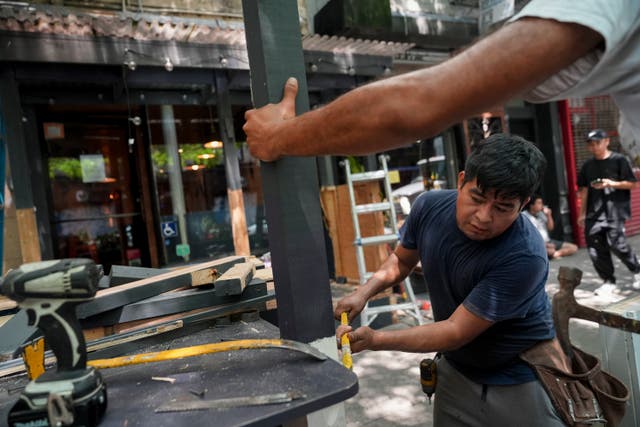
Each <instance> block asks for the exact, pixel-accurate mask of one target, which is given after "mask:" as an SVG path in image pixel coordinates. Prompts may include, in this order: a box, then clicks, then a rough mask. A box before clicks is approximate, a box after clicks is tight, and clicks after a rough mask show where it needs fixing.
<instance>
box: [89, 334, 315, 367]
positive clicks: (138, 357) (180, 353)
mask: <svg viewBox="0 0 640 427" xmlns="http://www.w3.org/2000/svg"><path fill="white" fill-rule="evenodd" d="M261 348H286V349H290V350H297V351H302V352H304V353H306V354H309V355H311V356H314V357H315V358H317V359H320V360H324V359H326V355H323V354H322V353H319V352H318V351H317V350H315V349H313V347H311V346H309V345H307V344H302V343H298V342H295V341H290V340H281V339H255V340H236V341H224V342H220V343H214V344H203V345H196V346H192V347H183V348H176V349H172V350H164V351H155V352H152V353H142V354H134V355H131V356H121V357H114V358H112V359H97V360H91V361H89V362H87V365H89V366H93V367H94V368H98V369H108V368H118V367H122V366H129V365H140V364H143V363H152V362H162V361H166V360H174V359H183V358H185V357H193V356H201V355H204V354H211V353H220V352H225V351H234V350H249V349H261Z"/></svg>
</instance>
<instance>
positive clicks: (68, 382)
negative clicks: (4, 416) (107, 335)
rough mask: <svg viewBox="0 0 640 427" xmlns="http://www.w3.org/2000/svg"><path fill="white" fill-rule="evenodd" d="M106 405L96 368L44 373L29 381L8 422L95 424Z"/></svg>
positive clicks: (22, 426) (13, 425)
mask: <svg viewBox="0 0 640 427" xmlns="http://www.w3.org/2000/svg"><path fill="white" fill-rule="evenodd" d="M106 408H107V389H106V385H105V383H104V381H103V380H102V375H100V372H98V371H97V370H96V369H94V368H87V369H82V370H74V371H58V372H45V373H44V374H42V375H41V376H39V377H38V378H37V379H36V380H34V381H31V382H30V383H29V384H27V387H26V388H25V390H24V392H23V393H22V395H21V396H20V399H19V400H18V401H17V402H16V403H15V404H14V405H13V407H12V408H11V411H10V412H9V419H8V421H9V427H26V426H43V427H46V426H52V427H53V426H74V427H92V426H97V425H98V423H99V422H100V420H101V419H102V417H103V415H104V413H105V411H106Z"/></svg>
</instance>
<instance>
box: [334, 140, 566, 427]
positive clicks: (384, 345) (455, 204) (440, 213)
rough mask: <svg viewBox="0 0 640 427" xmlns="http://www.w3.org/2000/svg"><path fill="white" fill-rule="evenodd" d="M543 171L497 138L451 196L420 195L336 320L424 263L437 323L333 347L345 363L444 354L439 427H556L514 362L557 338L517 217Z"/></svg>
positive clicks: (529, 239) (528, 148) (531, 156)
mask: <svg viewBox="0 0 640 427" xmlns="http://www.w3.org/2000/svg"><path fill="white" fill-rule="evenodd" d="M545 166H546V161H545V159H544V156H543V155H542V153H541V152H540V151H539V150H538V149H537V148H536V147H535V146H534V145H533V144H532V143H530V142H528V141H526V140H524V139H522V138H520V137H516V136H508V135H502V134H496V135H492V136H491V137H489V138H488V139H487V140H485V141H483V142H481V143H479V144H478V145H477V146H476V147H475V148H474V150H473V152H472V153H471V155H470V156H469V158H468V160H467V163H466V167H465V170H464V171H463V172H460V174H459V175H458V189H457V191H454V190H451V191H432V192H427V193H424V194H422V195H421V196H420V197H419V198H418V199H417V200H416V202H415V204H414V206H413V207H412V209H411V213H410V214H409V217H408V219H407V221H406V222H405V225H404V230H403V231H404V232H403V237H402V240H401V243H400V244H399V245H398V247H397V248H396V250H395V251H394V253H393V254H392V255H391V256H390V257H389V258H388V259H387V260H386V261H385V262H384V264H383V265H382V266H381V267H380V269H379V270H378V271H377V272H376V273H375V274H374V275H373V276H372V277H371V279H370V280H369V281H368V282H367V283H366V284H365V285H363V286H360V287H359V288H358V290H357V291H355V292H354V293H352V294H351V295H348V296H347V297H345V298H343V299H341V300H340V301H339V302H338V305H337V307H336V309H335V313H334V314H335V315H336V316H337V318H339V315H340V313H342V312H344V311H346V312H348V313H349V319H350V320H352V319H353V318H354V317H355V316H356V315H358V313H360V312H361V311H362V309H363V307H364V306H365V304H366V302H367V301H368V300H369V299H370V298H371V297H373V296H374V295H376V294H377V293H379V292H381V291H382V290H384V289H386V288H388V287H390V286H393V285H394V284H396V283H398V282H400V281H401V280H403V279H404V278H405V277H406V276H407V275H408V274H409V272H410V271H411V270H412V269H413V267H414V266H415V265H416V264H417V263H418V261H420V262H421V263H422V270H423V273H424V277H425V280H426V283H427V286H428V289H429V295H430V297H431V305H432V307H433V315H434V320H435V322H434V323H431V324H427V325H422V326H416V327H413V328H409V329H404V330H394V331H379V330H373V329H371V328H369V327H367V326H364V327H360V328H358V329H356V330H352V328H351V327H350V326H340V327H339V328H338V330H337V331H336V335H337V336H338V337H340V336H342V334H344V333H348V334H349V335H348V336H349V339H350V340H351V349H352V351H353V352H358V351H362V350H365V349H370V350H400V351H408V352H420V353H426V352H434V351H437V352H441V353H442V355H443V356H444V357H442V358H440V359H439V361H438V385H437V393H436V399H435V406H434V425H436V426H446V427H450V426H485V425H510V426H516V425H517V426H540V425H544V426H562V425H563V423H562V421H561V420H560V419H559V418H558V416H557V415H556V414H555V411H554V409H553V406H552V404H551V401H550V400H549V398H548V396H547V395H546V392H545V391H544V389H543V388H542V385H541V384H540V382H539V381H537V378H536V376H535V374H534V372H533V371H532V370H531V368H530V367H529V366H528V365H526V364H525V363H524V362H523V361H521V360H520V359H519V357H518V355H519V354H520V353H521V352H522V351H524V350H526V349H528V348H530V347H532V346H533V345H535V344H536V343H538V342H540V341H544V340H548V339H550V338H553V337H554V336H555V332H554V328H553V321H552V319H551V311H550V304H549V300H548V298H547V295H546V293H545V288H544V285H545V282H546V279H547V274H548V271H549V261H548V257H547V252H546V248H545V244H544V241H543V240H542V238H541V236H540V233H539V232H538V231H537V230H536V228H535V227H534V226H533V225H532V224H531V222H530V221H528V220H527V219H526V218H524V217H522V216H521V215H520V211H521V210H522V208H523V207H524V206H525V205H526V204H527V202H528V201H529V199H530V197H531V195H532V194H533V192H534V191H535V190H536V189H537V188H538V186H539V184H540V182H541V180H542V174H543V172H544V168H545ZM496 423H497V424H496Z"/></svg>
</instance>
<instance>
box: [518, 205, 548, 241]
mask: <svg viewBox="0 0 640 427" xmlns="http://www.w3.org/2000/svg"><path fill="white" fill-rule="evenodd" d="M522 215H523V216H524V217H525V218H527V219H528V220H529V221H531V223H532V224H533V225H534V226H535V227H536V229H537V230H538V232H540V235H541V236H542V240H544V241H545V243H546V242H548V241H549V229H548V228H547V222H548V220H547V216H546V215H545V214H544V212H542V211H540V212H538V213H537V214H536V215H533V214H532V213H531V212H529V211H527V210H524V211H522Z"/></svg>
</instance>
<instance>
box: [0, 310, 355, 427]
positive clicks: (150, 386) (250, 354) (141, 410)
mask: <svg viewBox="0 0 640 427" xmlns="http://www.w3.org/2000/svg"><path fill="white" fill-rule="evenodd" d="M169 334H172V335H166V334H164V335H163V336H158V337H152V339H146V340H145V341H140V342H138V343H136V344H133V345H134V346H135V348H136V351H131V348H128V349H123V348H120V349H117V350H113V349H112V350H109V352H108V353H106V352H100V354H93V353H92V354H90V355H89V359H96V358H103V357H112V356H117V355H120V354H122V353H123V352H126V353H127V354H133V353H142V352H150V351H158V350H165V349H170V348H177V347H184V346H191V345H198V344H205V343H214V342H220V341H221V340H237V339H256V338H278V337H279V331H278V329H277V328H276V327H275V326H273V325H271V324H270V323H268V322H266V321H264V320H262V319H260V320H257V321H254V322H244V321H236V322H232V323H230V324H229V325H228V326H223V327H220V326H218V327H216V326H215V323H214V322H210V323H204V322H203V323H201V324H198V325H193V327H191V328H190V329H189V330H180V331H174V332H171V333H169ZM129 346H130V347H131V344H129ZM101 373H102V376H103V378H104V380H105V382H106V384H107V396H108V407H107V413H106V415H105V417H104V419H103V421H102V423H101V424H100V426H123V425H126V426H129V427H133V426H154V427H162V426H171V427H173V426H181V425H188V426H189V427H196V426H213V425H215V426H278V425H280V424H283V423H286V422H288V421H293V420H295V419H297V418H300V417H303V416H305V415H306V414H308V413H310V412H314V411H317V410H319V409H322V408H325V407H328V406H331V405H333V404H336V403H339V402H341V401H343V400H346V399H348V398H349V397H352V396H354V395H355V394H356V393H357V391H358V381H357V377H356V376H355V375H354V374H353V373H352V372H351V371H349V370H347V369H346V368H344V367H343V366H342V365H341V364H340V363H338V362H337V361H334V360H331V359H327V360H324V361H320V360H318V359H316V358H314V357H311V356H309V355H306V354H303V353H300V352H296V351H292V350H286V349H278V348H274V349H253V350H239V351H231V352H226V353H215V354H209V355H203V356H197V357H191V358H185V359H181V360H171V361H167V362H156V363H150V364H144V365H135V366H125V367H121V368H114V369H103V370H101ZM152 377H164V378H171V379H174V380H175V382H173V383H171V382H166V381H161V380H154V379H152ZM26 383H27V379H26V376H24V375H22V376H20V377H17V378H16V377H13V378H6V379H3V380H1V381H0V420H1V421H0V424H3V423H4V422H5V420H6V419H7V413H8V411H9V409H10V408H11V406H12V405H13V403H14V402H15V401H16V400H17V398H18V396H19V393H20V392H21V391H22V388H23V387H24V386H25V385H26ZM283 392H297V393H301V394H302V395H304V398H301V399H297V400H293V401H291V402H288V403H279V404H268V405H260V406H242V407H234V408H226V409H207V410H197V411H189V412H165V413H156V412H155V409H156V408H158V407H160V406H161V405H163V404H166V403H170V402H172V401H184V400H187V401H189V400H191V401H193V400H199V399H207V400H208V399H222V398H232V397H249V396H258V395H267V394H274V393H283ZM198 395H201V397H200V396H198Z"/></svg>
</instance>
